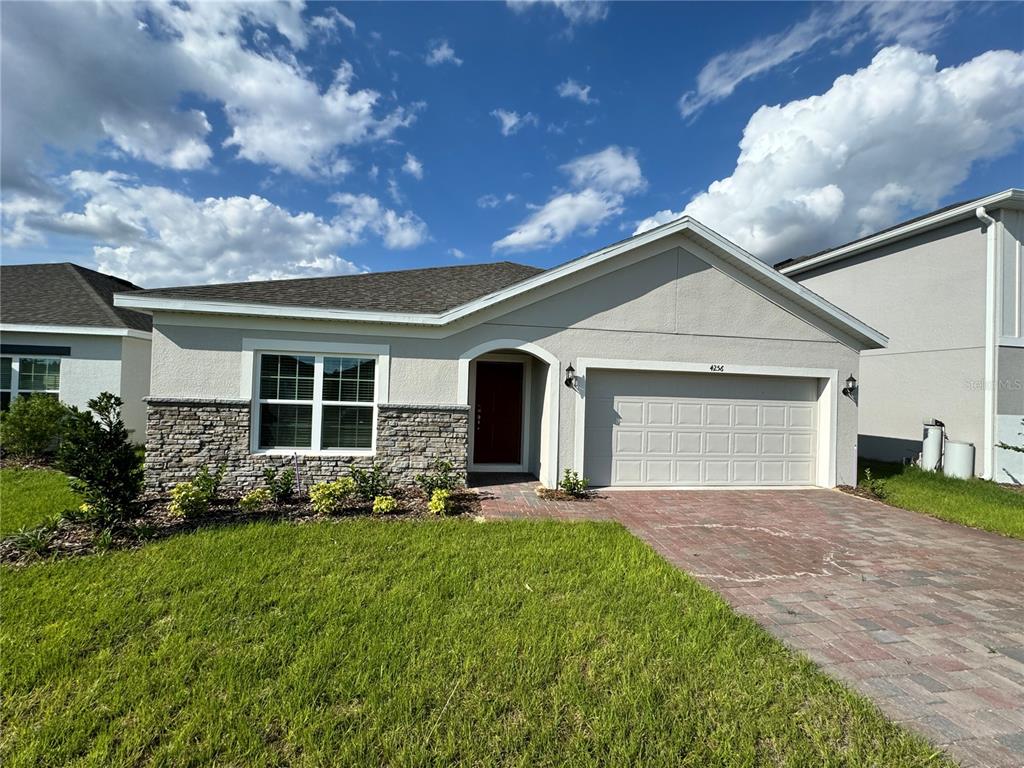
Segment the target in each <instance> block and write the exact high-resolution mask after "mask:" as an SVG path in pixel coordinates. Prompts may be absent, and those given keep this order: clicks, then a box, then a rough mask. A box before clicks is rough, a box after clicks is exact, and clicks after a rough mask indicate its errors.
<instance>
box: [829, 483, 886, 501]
mask: <svg viewBox="0 0 1024 768" xmlns="http://www.w3.org/2000/svg"><path fill="white" fill-rule="evenodd" d="M836 490H837V491H842V492H843V493H848V494H850V495H851V496H859V497H860V498H862V499H871V500H872V501H882V502H884V501H885V499H883V498H882V497H881V496H879V495H878V494H876V493H872V492H871V491H869V490H868V489H867V488H861V487H860V486H853V485H837V486H836Z"/></svg>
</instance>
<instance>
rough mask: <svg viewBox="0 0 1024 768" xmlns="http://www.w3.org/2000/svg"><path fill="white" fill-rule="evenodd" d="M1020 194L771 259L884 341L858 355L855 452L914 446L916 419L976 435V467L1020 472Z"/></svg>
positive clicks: (1023, 387) (1022, 475)
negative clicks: (1014, 449) (885, 339)
mask: <svg viewBox="0 0 1024 768" xmlns="http://www.w3.org/2000/svg"><path fill="white" fill-rule="evenodd" d="M1022 240H1024V191H1021V190H1019V189H1008V190H1006V191H1004V192H999V193H997V194H994V195H989V196H987V197H983V198H978V199H975V200H968V201H965V202H962V203H957V204H955V205H951V206H947V207H945V208H942V209H940V210H937V211H933V212H932V213H929V214H926V215H924V216H920V217H918V218H916V219H912V220H910V221H907V222H904V223H903V224H899V225H897V226H895V227H892V228H890V229H887V230H884V231H882V232H879V233H877V234H873V235H869V236H867V237H862V238H860V239H858V240H855V241H853V242H852V243H847V244H846V245H842V246H840V247H838V248H833V249H831V250H828V251H823V252H821V253H815V254H812V255H810V256H803V257H801V258H797V259H790V260H787V261H784V262H781V263H780V264H777V265H776V267H777V268H778V269H779V271H781V272H782V274H784V275H786V276H787V277H791V278H793V279H794V280H796V281H798V282H799V283H800V284H801V285H803V286H805V287H807V288H810V289H811V290H813V291H814V292H815V293H818V294H820V295H821V296H824V297H825V298H826V299H828V300H829V301H833V302H836V303H837V304H840V305H841V306H842V307H843V308H844V309H846V310H847V311H849V312H852V313H853V314H854V315H856V316H857V317H858V318H860V319H861V320H863V321H864V322H866V323H869V324H870V325H871V326H872V327H874V328H878V329H879V330H880V331H882V332H883V333H885V334H886V335H887V336H888V337H889V345H888V347H886V348H884V349H871V350H866V351H865V352H864V355H863V356H862V359H861V367H860V372H861V376H860V379H861V387H860V439H859V445H860V453H861V455H862V456H865V457H868V458H875V459H882V460H887V461H903V460H907V459H912V458H914V457H916V456H917V454H918V453H920V451H921V433H922V422H924V421H926V420H930V419H939V420H940V421H942V422H944V423H945V424H946V428H947V432H948V434H949V436H950V439H953V440H961V441H965V442H970V443H974V445H975V450H976V456H975V471H976V472H977V473H978V474H980V475H981V476H983V477H986V478H990V479H994V480H997V481H999V482H1020V481H1021V480H1022V479H1024V454H1020V453H1014V452H1012V451H1008V450H1005V449H1002V448H999V447H998V444H999V443H1000V442H1001V441H1002V442H1006V443H1010V444H1015V445H1016V444H1020V443H1022V442H1024V438H1022V437H1021V436H1020V435H1019V433H1020V432H1021V431H1022V428H1021V419H1022V418H1024V333H1022V315H1024V270H1022V264H1021V241H1022Z"/></svg>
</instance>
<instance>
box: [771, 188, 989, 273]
mask: <svg viewBox="0 0 1024 768" xmlns="http://www.w3.org/2000/svg"><path fill="white" fill-rule="evenodd" d="M983 197H984V196H982V197H972V198H969V199H967V200H961V201H960V202H958V203H950V204H949V205H944V206H942V207H941V208H936V209H935V210H934V211H928V213H922V214H921V215H920V216H915V217H914V218H912V219H907V220H906V221H901V222H900V223H899V224H893V225H892V226H891V227H886V228H885V229H880V230H878V231H877V232H872V233H871V234H870V235H864V236H863V237H858V238H856V239H855V240H850V241H849V242H847V243H841V244H840V245H833V246H831V247H829V248H824V249H822V250H820V251H817V252H816V253H808V254H806V255H804V256H795V257H793V258H792V259H785V260H783V261H780V262H778V263H777V264H775V268H776V269H782V268H783V267H789V266H792V265H793V264H799V263H800V262H803V261H808V260H809V259H813V258H815V257H817V256H821V255H822V254H825V253H830V252H831V251H838V250H839V249H840V248H846V247H848V246H851V245H854V244H856V243H859V242H860V241H861V240H867V239H869V238H872V237H877V236H878V235H884V234H885V233H886V232H892V231H893V230H894V229H899V228H900V227H905V226H907V225H908V224H913V223H914V222H915V221H921V220H922V219H927V218H930V217H931V216H937V215H938V214H940V213H945V212H946V211H951V210H953V209H954V208H959V207H960V206H961V205H967V204H968V203H976V202H978V201H979V200H981V199H983Z"/></svg>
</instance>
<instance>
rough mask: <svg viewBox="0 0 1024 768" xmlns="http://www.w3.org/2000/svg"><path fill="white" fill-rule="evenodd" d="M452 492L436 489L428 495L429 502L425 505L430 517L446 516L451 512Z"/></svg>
mask: <svg viewBox="0 0 1024 768" xmlns="http://www.w3.org/2000/svg"><path fill="white" fill-rule="evenodd" d="M451 496H452V492H451V491H449V490H448V489H447V488H436V489H434V492H433V493H432V494H430V501H429V503H428V504H427V511H428V512H430V514H432V515H447V514H448V512H449V511H450V510H451Z"/></svg>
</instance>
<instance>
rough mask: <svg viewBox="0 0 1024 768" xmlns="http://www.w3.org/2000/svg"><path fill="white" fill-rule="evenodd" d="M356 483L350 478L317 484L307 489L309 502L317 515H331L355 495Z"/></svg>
mask: <svg viewBox="0 0 1024 768" xmlns="http://www.w3.org/2000/svg"><path fill="white" fill-rule="evenodd" d="M355 490H356V482H355V480H353V479H352V478H351V477H342V478H340V479H338V480H329V481H327V482H324V483H317V484H316V485H314V486H313V487H312V488H310V489H309V500H310V502H312V505H313V511H314V512H316V513H317V514H318V515H333V514H334V513H336V512H338V511H340V510H341V508H342V507H343V506H344V505H345V502H346V501H348V499H349V498H350V497H351V496H352V494H353V493H355Z"/></svg>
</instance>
